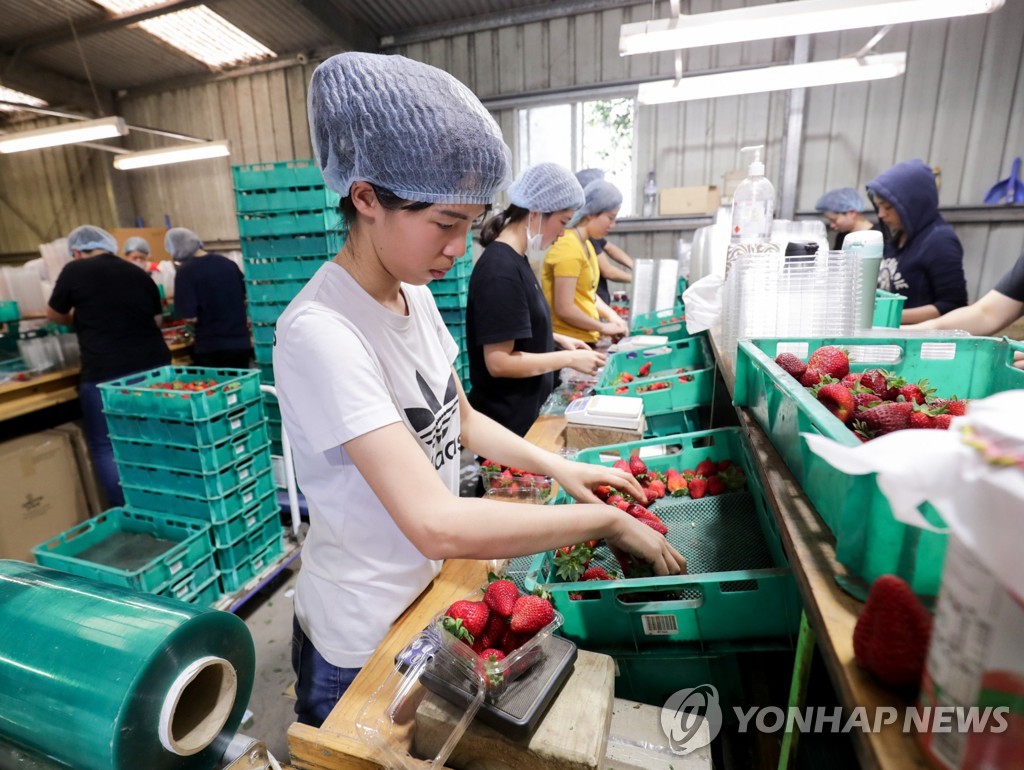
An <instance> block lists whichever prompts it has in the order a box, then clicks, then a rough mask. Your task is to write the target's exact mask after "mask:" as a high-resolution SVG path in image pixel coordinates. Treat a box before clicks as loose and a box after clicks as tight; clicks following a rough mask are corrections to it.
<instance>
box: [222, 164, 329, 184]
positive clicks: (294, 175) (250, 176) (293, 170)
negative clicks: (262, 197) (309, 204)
mask: <svg viewBox="0 0 1024 770" xmlns="http://www.w3.org/2000/svg"><path fill="white" fill-rule="evenodd" d="M231 179H232V181H233V183H234V187H235V190H274V189H277V188H279V187H317V186H320V185H323V184H324V177H323V174H321V173H320V167H319V166H318V165H317V163H316V161H315V160H305V159H304V160H285V161H281V162H279V163H249V164H244V165H238V166H232V167H231Z"/></svg>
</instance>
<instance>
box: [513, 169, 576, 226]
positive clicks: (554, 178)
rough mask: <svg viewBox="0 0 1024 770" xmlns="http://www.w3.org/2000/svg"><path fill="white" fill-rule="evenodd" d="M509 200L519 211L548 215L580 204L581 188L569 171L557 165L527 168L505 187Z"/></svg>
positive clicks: (573, 208)
mask: <svg viewBox="0 0 1024 770" xmlns="http://www.w3.org/2000/svg"><path fill="white" fill-rule="evenodd" d="M508 199H509V200H510V201H511V202H512V203H513V204H515V205H516V206H519V207H520V208H524V209H528V210H530V211H540V212H542V213H544V214H550V213H551V212H552V211H562V210H564V209H572V210H573V211H575V210H576V209H578V208H579V207H580V206H582V205H583V200H584V199H583V188H582V187H581V186H580V183H579V182H577V181H576V177H574V176H573V175H572V172H571V171H570V170H569V169H567V168H563V167H562V166H559V165H558V164H557V163H538V164H536V165H535V166H530V167H529V168H528V169H526V170H525V171H524V172H523V173H521V174H520V175H519V176H518V177H516V181H514V182H513V183H512V186H511V187H509V188H508Z"/></svg>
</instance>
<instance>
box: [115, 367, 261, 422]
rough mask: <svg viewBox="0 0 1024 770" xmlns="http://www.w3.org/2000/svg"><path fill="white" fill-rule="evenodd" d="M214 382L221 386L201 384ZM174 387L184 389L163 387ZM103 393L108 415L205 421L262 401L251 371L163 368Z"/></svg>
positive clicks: (122, 380) (120, 381)
mask: <svg viewBox="0 0 1024 770" xmlns="http://www.w3.org/2000/svg"><path fill="white" fill-rule="evenodd" d="M211 380H215V381H216V383H217V384H216V385H200V384H199V383H208V382H210V381H211ZM171 383H183V386H182V387H181V388H175V389H168V388H165V387H162V386H165V385H169V384H171ZM191 386H194V387H191ZM99 389H100V393H101V394H102V396H103V411H104V413H105V414H108V415H110V414H117V415H128V416H133V417H160V418H167V419H170V420H204V419H207V418H210V417H215V416H217V415H221V414H223V413H225V412H227V411H229V410H231V409H234V408H236V407H238V406H240V405H241V404H244V403H246V402H248V401H251V400H252V399H253V398H258V397H259V394H260V378H259V374H258V373H257V372H255V371H253V370H251V369H212V368H205V367H198V366H184V367H182V366H162V367H160V368H159V369H151V370H150V371H147V372H139V373H138V374H131V375H128V376H127V377H121V378H119V379H116V380H110V381H109V382H104V383H101V384H100V386H99Z"/></svg>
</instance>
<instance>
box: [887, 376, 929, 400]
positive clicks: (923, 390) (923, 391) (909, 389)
mask: <svg viewBox="0 0 1024 770" xmlns="http://www.w3.org/2000/svg"><path fill="white" fill-rule="evenodd" d="M934 392H935V388H929V387H928V380H921V381H920V382H918V383H917V384H916V385H915V384H913V383H908V384H906V385H901V386H900V387H899V388H897V396H896V397H897V398H899V397H900V396H903V398H904V399H906V400H907V401H913V402H914V403H916V404H923V403H924V402H925V401H926V400H927V399H928V396H930V395H931V394H932V393H934Z"/></svg>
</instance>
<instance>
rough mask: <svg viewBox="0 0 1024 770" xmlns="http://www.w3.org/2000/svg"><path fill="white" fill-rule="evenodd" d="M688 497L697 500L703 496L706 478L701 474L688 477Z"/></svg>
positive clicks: (706, 487)
mask: <svg viewBox="0 0 1024 770" xmlns="http://www.w3.org/2000/svg"><path fill="white" fill-rule="evenodd" d="M689 489H690V497H692V498H693V499H694V500H699V499H700V498H702V497H704V494H705V493H706V492H707V490H708V480H707V479H706V478H704V477H703V476H694V477H693V478H692V479H690V487H689Z"/></svg>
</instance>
